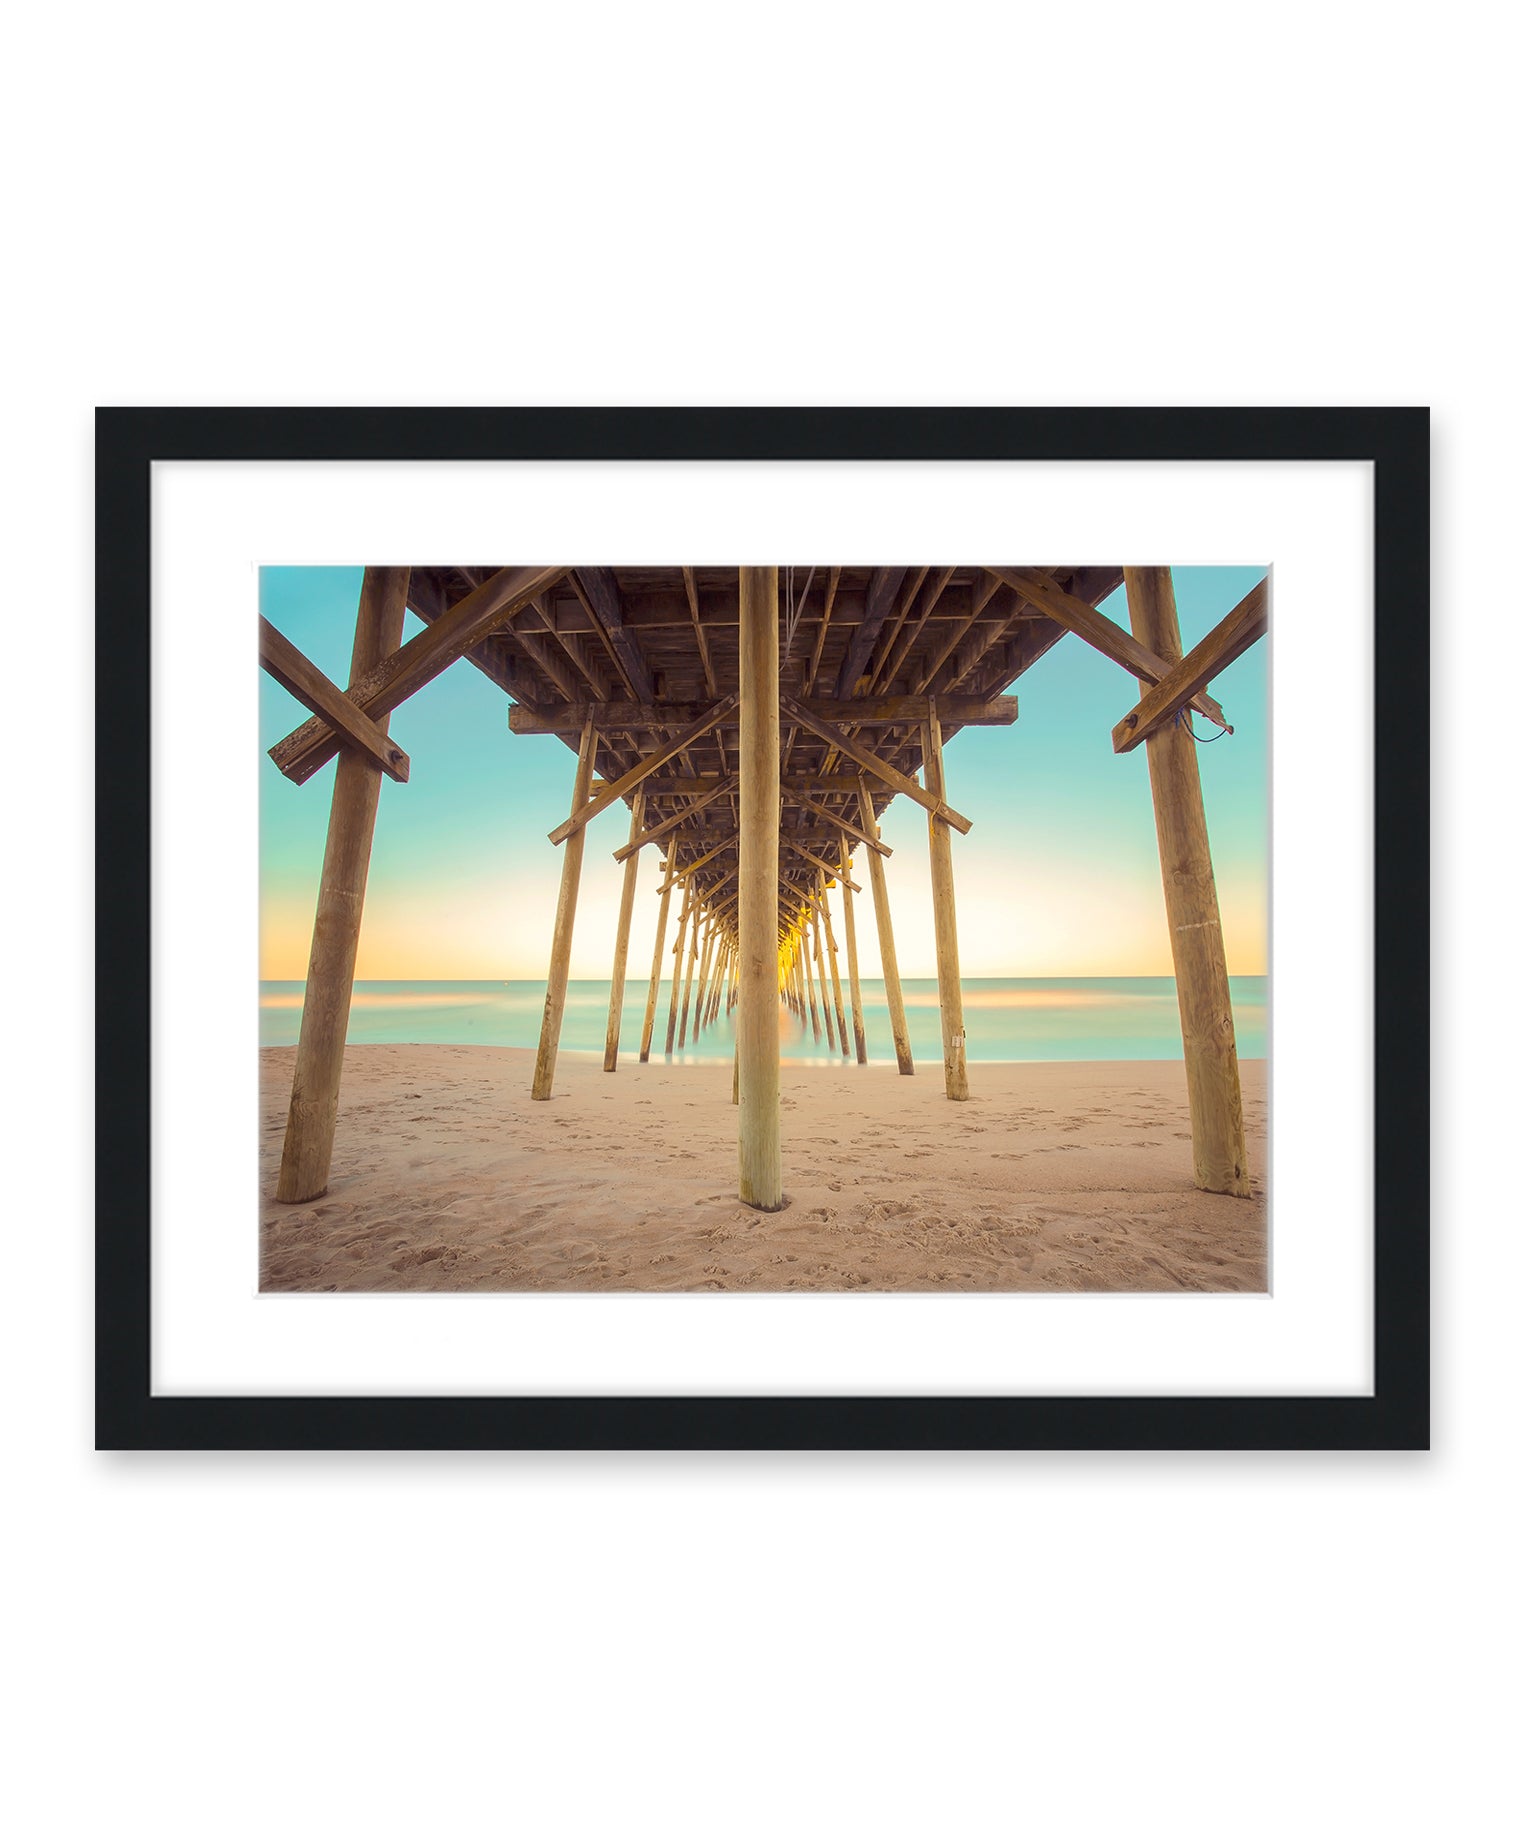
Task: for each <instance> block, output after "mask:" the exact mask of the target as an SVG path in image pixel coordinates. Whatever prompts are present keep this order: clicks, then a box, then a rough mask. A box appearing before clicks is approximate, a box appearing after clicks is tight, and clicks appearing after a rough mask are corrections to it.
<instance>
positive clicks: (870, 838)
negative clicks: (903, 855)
mask: <svg viewBox="0 0 1538 1846" xmlns="http://www.w3.org/2000/svg"><path fill="white" fill-rule="evenodd" d="M785 799H786V800H787V801H789V802H791V803H792V804H793V805H794V806H796V807H801V808H805V809H806V811H807V813H808V814H816V815H818V816H820V817H821V818H822V819H823V820H829V821H832V823H833V825H834V826H835V827H837V828H838V829H839V831H840V832H842V833H847V834H849V835H850V837H851V838H852V839H856V840H858V841H859V842H860V843H861V845H862V846H869V847H870V848H871V849H872V850H873V851H875V852H878V853H880V854H881V856H882V858H883V859H890V858H891V856H892V849H891V847H890V846H888V845H887V844H886V842H885V841H884V840H878V839H877V838H876V836H875V835H874V834H873V833H867V832H866V831H865V829H864V828H863V827H862V826H861V825H860V824H859V822H858V821H853V820H849V819H847V818H846V817H845V816H844V815H842V814H835V813H834V811H833V809H832V808H825V807H824V806H823V804H822V803H821V802H820V801H813V800H812V798H811V796H810V795H798V794H796V792H795V791H794V790H793V789H786V791H785Z"/></svg>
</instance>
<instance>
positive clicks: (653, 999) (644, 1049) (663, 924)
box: [631, 835, 678, 1064]
mask: <svg viewBox="0 0 1538 1846" xmlns="http://www.w3.org/2000/svg"><path fill="white" fill-rule="evenodd" d="M677 852H678V838H677V836H676V835H673V836H671V837H670V838H669V840H668V857H667V864H666V866H665V867H664V868H663V873H662V896H661V897H660V898H659V899H658V900H657V941H656V944H655V945H654V947H653V949H652V978H651V985H650V986H649V987H648V988H647V990H646V1017H645V1019H644V1020H643V1021H642V1024H641V1062H642V1063H643V1064H645V1063H648V1062H649V1061H650V1059H651V1054H652V1028H653V1027H654V1026H655V1025H656V1023H657V989H658V987H659V986H660V985H661V982H662V951H663V949H664V948H665V947H666V946H667V938H668V904H669V902H670V901H671V899H672V896H673V860H674V857H675V855H676V854H677ZM631 856H632V858H639V857H640V855H639V853H634V854H632V855H631Z"/></svg>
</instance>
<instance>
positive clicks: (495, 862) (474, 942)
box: [259, 566, 1270, 980]
mask: <svg viewBox="0 0 1538 1846" xmlns="http://www.w3.org/2000/svg"><path fill="white" fill-rule="evenodd" d="M1262 574H1263V570H1262V568H1261V567H1258V566H1257V567H1253V568H1252V567H1234V566H1200V567H1187V568H1180V567H1177V568H1176V570H1175V574H1174V575H1175V595H1176V602H1177V605H1178V608H1179V611H1180V621H1181V633H1182V638H1183V640H1184V642H1185V645H1186V646H1187V647H1188V648H1189V647H1191V646H1192V645H1194V643H1195V642H1196V641H1198V640H1200V639H1201V637H1202V636H1203V635H1204V634H1206V633H1207V632H1208V630H1209V629H1211V628H1212V627H1213V625H1214V624H1215V623H1216V622H1218V621H1219V620H1221V618H1222V617H1223V616H1224V615H1226V614H1227V612H1228V611H1229V610H1230V609H1231V608H1232V607H1233V605H1234V604H1235V603H1236V602H1238V601H1239V599H1240V598H1241V597H1242V596H1243V595H1244V594H1245V593H1246V592H1247V591H1248V590H1249V589H1251V588H1252V587H1253V586H1254V585H1255V584H1256V583H1257V582H1258V581H1259V579H1260V577H1261V576H1262ZM361 578H362V570H361V568H348V567H313V566H305V567H287V566H282V567H270V568H265V569H263V571H262V572H261V579H260V582H261V589H260V597H261V612H262V614H263V615H265V616H266V617H267V619H268V620H269V621H270V622H272V623H273V624H274V625H275V626H276V627H278V628H279V629H281V630H282V632H283V633H284V634H285V635H287V636H288V638H289V639H290V640H291V641H293V642H294V643H295V644H296V646H298V647H299V648H300V649H301V650H302V651H303V652H304V653H305V654H307V655H308V656H309V658H310V659H311V660H312V661H314V663H315V664H316V665H317V666H318V667H319V668H320V669H321V671H322V672H324V673H326V674H327V675H329V676H330V678H331V679H333V680H334V681H336V682H337V683H343V682H345V679H346V676H347V669H348V662H349V659H350V655H351V649H352V628H353V620H354V616H355V614H356V610H357V598H358V586H359V583H360V581H361ZM1102 607H1103V608H1104V611H1105V613H1106V614H1107V615H1109V616H1110V617H1111V618H1112V620H1114V621H1117V622H1120V623H1121V624H1122V625H1123V626H1125V625H1126V621H1127V615H1126V600H1125V597H1124V595H1123V593H1122V592H1121V591H1117V592H1116V594H1115V595H1114V596H1112V597H1110V598H1108V599H1107V601H1106V602H1105V603H1104V604H1103V605H1102ZM419 627H420V624H419V623H418V622H417V620H416V618H415V617H414V616H410V615H408V616H407V618H406V632H407V635H408V636H409V635H410V634H412V633H414V632H416V630H417V629H418V628H419ZM1269 645H1270V644H1269V639H1262V640H1261V641H1260V642H1259V643H1257V644H1256V645H1255V646H1254V647H1252V648H1251V649H1250V650H1249V651H1248V652H1247V653H1246V654H1244V655H1242V656H1241V657H1240V659H1239V660H1237V661H1235V662H1234V664H1233V665H1232V666H1231V667H1229V668H1228V669H1227V671H1226V672H1225V673H1223V674H1222V675H1221V676H1220V677H1219V678H1218V679H1216V680H1215V681H1214V682H1213V684H1212V688H1211V690H1212V693H1213V696H1214V697H1215V698H1217V699H1218V701H1219V702H1220V703H1221V704H1222V706H1223V707H1224V710H1225V712H1226V714H1227V716H1228V719H1229V722H1230V723H1232V724H1233V725H1234V726H1235V734H1234V735H1233V736H1232V737H1223V738H1219V739H1218V740H1217V741H1216V742H1213V743H1210V744H1207V745H1204V746H1199V759H1200V764H1201V771H1202V786H1203V793H1204V796H1205V799H1206V806H1207V821H1208V829H1209V832H1210V834H1211V838H1212V853H1213V864H1214V868H1215V871H1216V874H1217V883H1218V899H1219V904H1220V906H1221V909H1222V913H1223V919H1224V935H1225V940H1226V943H1227V947H1228V960H1229V967H1230V970H1231V971H1232V972H1234V973H1236V974H1258V973H1263V972H1265V969H1266V923H1265V919H1266V909H1267V899H1266V860H1267V810H1268V800H1267V786H1268V738H1267V673H1266V668H1267V659H1268V653H1269ZM261 682H262V683H261V695H260V731H261V735H260V740H259V752H260V770H259V773H260V778H261V837H260V852H261V872H262V900H261V901H262V974H263V976H264V977H265V978H268V979H298V978H302V976H303V974H304V970H305V962H306V959H307V956H308V948H309V936H310V927H311V923H312V921H313V917H314V908H315V891H316V885H317V882H318V879H319V876H320V864H321V856H322V853H323V850H324V846H325V835H326V818H327V812H328V809H329V806H330V799H331V783H332V776H333V771H332V770H331V769H330V768H329V767H328V768H327V769H324V770H322V771H321V772H320V774H318V775H316V776H314V777H312V778H311V780H310V781H309V782H307V783H305V784H304V785H303V786H302V787H295V786H294V785H293V784H292V783H290V782H288V781H286V780H285V779H284V777H283V776H281V775H280V774H279V772H278V770H277V769H276V768H275V767H274V766H273V764H272V763H271V762H270V761H269V760H268V759H267V756H266V750H267V748H268V747H269V746H270V745H271V744H274V743H276V742H277V740H278V739H279V738H280V737H283V736H284V735H286V734H287V732H289V731H290V730H292V729H293V728H294V726H295V725H296V724H298V723H300V722H302V721H303V719H304V718H305V716H306V715H307V714H306V713H305V711H304V708H303V707H302V706H300V705H299V704H298V703H297V701H296V700H294V699H293V698H292V697H291V696H290V695H289V694H288V693H287V692H285V691H284V690H283V689H282V688H281V687H280V686H279V685H277V683H276V682H275V681H274V680H272V679H271V678H270V677H269V676H268V675H267V674H265V673H263V674H262V675H261ZM1011 690H1012V691H1013V692H1014V693H1015V694H1016V696H1017V697H1018V698H1019V700H1020V717H1019V721H1018V722H1017V723H1016V724H1014V725H1013V726H1009V727H998V728H982V727H978V728H974V729H969V730H966V731H963V732H962V733H961V734H960V735H959V736H958V737H957V738H956V739H955V740H954V741H953V742H952V743H951V744H950V745H949V746H947V750H946V792H947V798H948V800H949V801H950V802H951V804H952V806H954V807H957V808H959V809H960V810H961V811H962V812H963V813H964V814H966V815H967V816H968V817H969V818H970V819H971V820H972V821H973V823H974V824H973V827H972V831H971V832H970V833H968V834H966V835H964V836H957V837H956V838H955V840H954V844H953V857H954V862H955V869H956V886H957V902H958V927H959V933H960V939H961V954H962V966H963V971H964V972H965V973H966V974H968V975H1093V974H1104V975H1113V974H1162V973H1168V972H1169V970H1170V956H1169V939H1168V934H1167V931H1166V926H1165V919H1164V904H1163V894H1162V889H1161V886H1160V880H1159V863H1158V852H1157V846H1156V841H1155V836H1154V825H1153V810H1152V804H1151V800H1150V796H1149V788H1148V770H1147V765H1146V763H1145V761H1144V752H1143V751H1142V750H1135V751H1132V752H1130V753H1129V754H1128V755H1126V756H1117V755H1116V754H1115V753H1114V752H1113V750H1112V749H1111V741H1110V731H1111V726H1112V725H1113V724H1115V723H1116V722H1117V720H1118V719H1120V718H1122V717H1123V716H1125V714H1126V713H1127V712H1128V711H1129V710H1130V709H1131V708H1132V706H1133V705H1134V704H1135V703H1136V702H1137V698H1138V696H1139V693H1138V685H1137V682H1136V681H1135V680H1134V679H1133V678H1132V677H1131V675H1129V674H1127V673H1126V672H1124V671H1123V670H1122V669H1121V668H1120V667H1117V666H1115V665H1114V664H1113V663H1112V662H1110V661H1108V660H1106V659H1105V658H1104V657H1103V656H1102V655H1101V654H1099V653H1097V652H1096V651H1095V650H1094V649H1093V648H1091V647H1089V646H1087V645H1086V644H1085V643H1084V642H1082V641H1080V640H1079V639H1078V638H1077V637H1075V636H1073V635H1066V636H1065V637H1064V638H1063V640H1062V641H1061V642H1059V643H1058V645H1057V646H1056V647H1054V648H1053V649H1052V650H1051V651H1050V652H1049V653H1048V654H1047V655H1046V656H1045V657H1044V658H1043V659H1042V660H1040V661H1039V662H1038V663H1037V664H1036V665H1035V666H1033V667H1032V668H1030V669H1029V671H1028V672H1026V673H1025V674H1023V675H1022V676H1021V678H1020V679H1019V681H1018V682H1017V683H1016V685H1015V686H1014V687H1013V688H1012V689H1011ZM507 703H508V701H507V695H506V693H504V692H503V691H502V690H501V689H500V688H499V687H497V686H495V685H493V684H492V682H491V681H490V680H488V679H487V678H486V677H485V676H484V675H483V674H482V673H480V672H479V671H477V669H476V668H474V667H472V666H470V665H469V664H468V663H467V662H464V661H459V662H456V664H455V665H454V666H452V667H450V668H449V670H448V671H447V672H446V673H444V674H442V675H440V677H439V678H438V679H436V680H434V681H433V682H432V683H431V684H430V685H428V686H427V687H425V688H424V689H423V690H422V691H421V692H419V693H417V694H416V696H415V697H414V698H412V699H410V700H408V701H407V703H406V704H405V705H404V706H402V707H401V709H400V710H399V711H398V712H397V713H396V714H395V716H394V718H393V719H392V721H391V732H392V735H393V736H394V737H395V738H396V739H397V740H398V741H399V742H400V744H401V745H402V746H403V748H404V749H405V750H406V751H407V752H408V753H409V755H410V757H411V780H410V782H409V783H407V784H405V785H404V786H401V785H398V784H395V783H392V782H389V781H386V782H385V784H384V786H383V789H382V791H381V797H380V804H379V819H378V823H377V827H376V831H375V836H374V853H373V861H372V865H371V868H370V873H369V889H368V898H367V903H366V905H365V911H364V924H363V935H362V939H361V941H360V944H359V956H358V976H359V978H360V979H364V980H367V979H382V980H431V979H446V980H451V979H488V980H490V979H503V980H507V979H512V980H516V979H533V978H539V977H542V976H543V975H544V974H545V972H546V969H547V965H548V959H549V952H550V929H551V924H552V920H553V917H554V911H555V893H556V885H557V881H558V879H559V875H560V861H561V853H560V849H559V848H557V847H553V846H552V845H551V844H550V842H549V840H548V839H547V838H546V835H547V833H548V831H549V829H550V828H552V827H554V826H555V825H556V823H557V822H558V821H560V820H561V819H563V818H564V816H565V815H566V814H567V812H568V811H569V809H570V804H571V795H572V778H573V773H574V770H575V766H576V759H575V757H574V756H573V754H572V752H571V751H570V750H568V749H567V748H566V746H565V745H564V744H562V743H560V742H559V741H558V740H557V739H555V738H553V737H514V736H513V735H512V734H511V732H510V731H509V730H508V728H507ZM1196 728H1197V731H1198V733H1199V734H1202V735H1206V734H1207V733H1208V732H1210V731H1211V729H1212V728H1213V727H1211V726H1210V725H1207V724H1204V723H1203V722H1202V721H1201V720H1200V719H1198V720H1197V727H1196ZM628 826H629V815H628V811H627V810H626V809H625V807H624V805H623V804H622V803H616V804H615V806H614V807H612V808H611V809H609V810H608V811H607V812H606V813H605V814H603V815H601V816H600V817H599V818H598V819H597V820H596V821H594V822H593V824H592V825H591V827H590V828H589V835H590V837H589V840H588V843H587V846H586V849H585V857H584V863H583V880H582V891H581V897H580V900H579V904H578V921H577V930H576V935H575V939H574V943H573V952H572V975H573V977H574V978H577V979H584V978H602V977H607V975H608V973H609V970H610V967H611V964H612V958H613V953H614V922H615V916H616V913H617V910H618V905H619V888H620V876H621V874H620V868H619V867H618V866H617V865H615V863H614V861H613V859H612V857H611V856H610V855H611V853H612V851H613V849H614V848H615V847H616V846H618V845H621V844H622V843H623V841H624V838H625V835H626V832H627V830H628ZM882 829H883V837H884V838H885V839H886V841H887V842H888V843H889V844H890V845H891V846H892V848H893V856H892V857H891V858H890V859H889V860H888V861H887V871H888V884H889V888H890V890H891V893H892V905H893V921H894V930H895V934H896V937H897V946H898V960H899V962H900V963H901V966H902V971H903V973H904V974H905V975H912V976H916V977H924V976H927V975H932V974H933V972H934V925H933V915H932V912H931V909H930V898H929V874H928V855H927V848H926V843H925V819H924V815H923V812H922V811H921V810H920V809H918V808H917V807H915V806H914V804H913V803H912V802H909V801H907V800H905V799H904V798H902V797H898V799H897V800H896V801H894V802H893V804H892V805H891V807H890V808H889V809H888V810H887V813H886V816H885V818H884V820H883V823H882ZM862 859H863V854H862ZM659 863H660V860H659V859H658V857H656V856H654V855H653V854H652V853H651V852H647V853H645V854H644V855H643V865H642V873H641V878H640V882H639V884H638V888H637V897H636V910H635V925H634V928H633V930H632V936H631V960H630V973H631V974H632V976H634V977H636V978H641V977H644V976H645V975H646V974H647V973H648V972H649V970H650V960H651V945H652V940H653V934H654V930H655V924H656V906H657V899H656V896H655V895H654V893H655V890H656V886H657V884H658V883H659V882H660V880H659V879H658V878H656V877H653V876H651V874H652V873H654V872H655V871H656V869H657V867H658V865H659ZM856 878H857V879H858V880H859V882H861V883H862V884H864V883H866V880H865V879H863V878H861V877H860V873H859V871H858V870H857V871H856ZM835 914H837V907H836V906H835ZM856 929H857V931H858V933H859V937H860V942H861V945H862V948H863V949H864V951H865V968H864V971H865V972H867V973H869V974H871V975H874V974H875V973H876V972H877V971H878V970H877V964H876V956H875V922H874V918H873V916H872V915H871V913H870V910H869V892H868V890H867V891H866V892H865V893H864V894H862V896H861V897H860V898H858V899H857V900H856ZM840 933H841V932H840Z"/></svg>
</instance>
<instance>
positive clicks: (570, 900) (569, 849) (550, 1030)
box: [529, 716, 598, 1102]
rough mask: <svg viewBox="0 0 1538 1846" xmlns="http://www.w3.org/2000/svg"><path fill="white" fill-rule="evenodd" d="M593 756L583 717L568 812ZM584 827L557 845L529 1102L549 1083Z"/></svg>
mask: <svg viewBox="0 0 1538 1846" xmlns="http://www.w3.org/2000/svg"><path fill="white" fill-rule="evenodd" d="M597 754H598V733H597V731H596V730H594V728H593V720H592V718H591V716H589V717H588V719H587V720H586V722H585V723H584V724H583V726H582V740H581V742H580V744H579V745H578V747H577V780H576V786H575V788H574V789H573V791H572V798H571V811H572V813H573V814H580V813H581V812H582V810H583V809H584V808H585V807H586V806H587V805H588V789H589V785H590V784H591V782H592V780H593V759H594V757H595V756H596V755H597ZM586 837H587V828H586V827H578V828H577V830H576V832H575V833H572V834H568V836H567V838H566V843H565V845H564V846H563V847H562V848H561V851H562V853H563V854H564V857H563V858H562V860H561V888H560V891H559V893H558V894H557V896H556V900H555V932H554V935H553V938H552V940H551V944H550V979H549V981H548V983H547V984H546V987H545V1012H544V1017H543V1018H542V1019H541V1020H540V1026H539V1049H538V1051H537V1052H536V1053H535V1054H534V1087H533V1088H532V1090H531V1091H530V1092H529V1094H530V1095H531V1096H532V1097H533V1099H534V1101H535V1102H549V1100H550V1092H551V1089H552V1087H553V1086H554V1084H555V1057H556V1052H557V1051H558V1050H559V1049H560V1043H561V1017H562V1015H563V1014H564V1013H565V1011H566V980H567V976H568V974H569V973H570V970H571V937H572V930H573V928H574V927H575V925H576V921H577V886H578V884H579V883H580V882H581V878H582V845H583V841H584V840H585V839H586Z"/></svg>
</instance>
